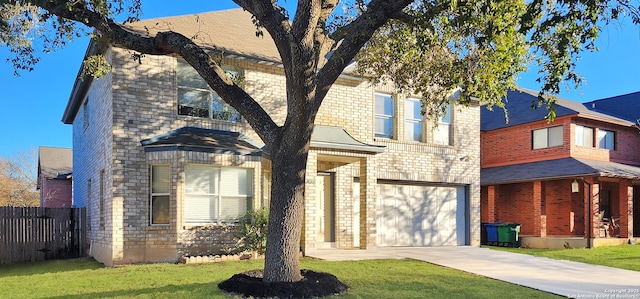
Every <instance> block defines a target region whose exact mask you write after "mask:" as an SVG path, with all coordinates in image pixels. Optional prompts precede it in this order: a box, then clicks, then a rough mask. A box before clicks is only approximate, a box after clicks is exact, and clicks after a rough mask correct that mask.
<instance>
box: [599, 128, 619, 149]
mask: <svg viewBox="0 0 640 299" xmlns="http://www.w3.org/2000/svg"><path fill="white" fill-rule="evenodd" d="M615 136H616V133H615V132H613V131H607V130H598V147H599V148H604V149H608V150H614V149H616V146H615V139H616V138H615Z"/></svg>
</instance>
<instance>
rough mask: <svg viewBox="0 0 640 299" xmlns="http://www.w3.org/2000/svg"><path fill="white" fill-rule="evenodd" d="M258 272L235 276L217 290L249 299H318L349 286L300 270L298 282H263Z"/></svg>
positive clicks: (326, 275)
mask: <svg viewBox="0 0 640 299" xmlns="http://www.w3.org/2000/svg"><path fill="white" fill-rule="evenodd" d="M262 274H263V272H262V270H252V271H247V272H244V273H240V274H235V275H233V276H232V277H231V278H229V279H227V280H225V281H223V282H221V283H219V284H218V288H220V289H221V290H223V291H225V292H228V293H232V294H234V295H240V296H243V297H252V298H318V297H326V296H332V295H340V294H344V293H346V292H347V290H349V287H348V286H347V285H345V284H343V283H342V282H340V281H339V280H338V278H336V277H335V276H334V275H331V274H329V273H322V272H314V271H311V270H301V271H300V274H301V275H302V280H300V281H296V282H275V283H269V284H267V283H265V282H263V281H262Z"/></svg>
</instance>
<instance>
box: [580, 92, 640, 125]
mask: <svg viewBox="0 0 640 299" xmlns="http://www.w3.org/2000/svg"><path fill="white" fill-rule="evenodd" d="M584 105H585V106H586V107H587V108H589V109H591V110H592V111H596V112H601V113H606V114H609V115H612V116H616V117H619V118H622V119H626V120H628V121H630V122H634V123H636V122H638V120H639V119H640V92H634V93H630V94H625V95H620V96H615V97H610V98H605V99H600V100H595V101H591V102H588V103H584Z"/></svg>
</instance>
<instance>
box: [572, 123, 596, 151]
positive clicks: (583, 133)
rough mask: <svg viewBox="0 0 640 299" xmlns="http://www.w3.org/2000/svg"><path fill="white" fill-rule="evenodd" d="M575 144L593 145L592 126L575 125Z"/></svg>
mask: <svg viewBox="0 0 640 299" xmlns="http://www.w3.org/2000/svg"><path fill="white" fill-rule="evenodd" d="M576 145H581V146H589V147H593V128H589V127H584V126H576Z"/></svg>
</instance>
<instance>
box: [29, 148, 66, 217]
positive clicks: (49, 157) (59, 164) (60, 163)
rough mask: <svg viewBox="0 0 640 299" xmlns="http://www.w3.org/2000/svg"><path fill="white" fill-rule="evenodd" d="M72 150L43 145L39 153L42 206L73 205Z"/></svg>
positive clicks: (61, 206) (39, 186)
mask: <svg viewBox="0 0 640 299" xmlns="http://www.w3.org/2000/svg"><path fill="white" fill-rule="evenodd" d="M72 163H73V159H72V150H71V149H70V148H55V147H44V146H41V147H40V149H39V154H38V186H37V189H38V190H39V191H40V206H41V207H44V208H66V207H71V205H72V203H73V202H72V184H71V169H72V168H73V164H72Z"/></svg>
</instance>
